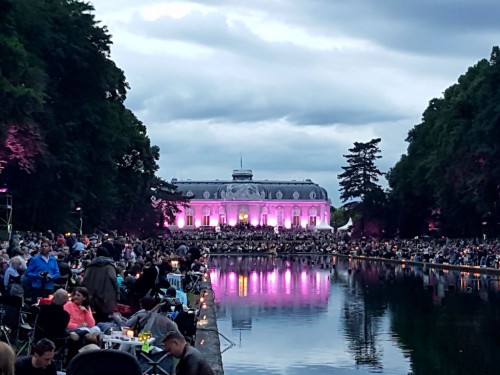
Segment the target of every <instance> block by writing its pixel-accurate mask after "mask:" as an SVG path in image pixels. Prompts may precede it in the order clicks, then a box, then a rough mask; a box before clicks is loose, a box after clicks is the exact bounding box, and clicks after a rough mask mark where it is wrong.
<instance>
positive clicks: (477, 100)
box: [388, 47, 500, 236]
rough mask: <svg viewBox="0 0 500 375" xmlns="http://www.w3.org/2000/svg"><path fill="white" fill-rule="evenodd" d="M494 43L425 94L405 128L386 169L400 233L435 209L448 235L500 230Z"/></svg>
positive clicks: (499, 97) (498, 74)
mask: <svg viewBox="0 0 500 375" xmlns="http://www.w3.org/2000/svg"><path fill="white" fill-rule="evenodd" d="M499 59H500V49H499V48H498V47H493V50H492V53H491V57H490V59H489V60H486V59H483V60H481V61H479V62H478V63H477V64H476V65H474V66H473V67H470V68H469V69H468V71H467V73H466V74H464V75H462V76H460V77H459V79H458V83H456V84H454V85H452V86H450V87H449V88H448V89H446V90H445V92H444V96H443V97H442V98H436V99H432V100H431V101H430V102H429V106H428V107H427V109H426V110H425V111H424V113H423V116H422V122H421V123H420V124H418V125H416V126H415V127H414V128H413V129H412V130H411V131H410V132H409V134H408V138H407V141H408V142H409V145H408V152H407V155H403V156H402V158H401V160H400V161H399V162H398V163H397V164H396V165H395V166H394V168H392V169H391V171H390V173H389V175H388V181H389V185H390V186H391V188H392V193H391V201H392V202H393V203H394V204H395V205H396V207H397V211H398V212H399V215H400V216H401V223H403V224H405V227H406V235H414V234H419V233H422V229H423V228H426V227H427V225H426V221H427V220H430V219H431V217H430V216H431V213H432V212H436V211H439V212H440V221H441V228H442V231H443V232H444V233H445V234H447V235H450V236H470V235H480V234H481V232H482V230H483V224H482V223H483V222H485V221H486V222H487V226H488V227H490V226H491V228H490V229H491V230H494V231H495V232H496V234H498V233H500V230H499V229H500V228H499V226H498V223H499V222H500V185H499V184H498V181H500V166H499V164H498V162H497V161H498V160H499V159H500V142H499V140H500V106H499V104H498V103H500V89H499V87H500V63H499Z"/></svg>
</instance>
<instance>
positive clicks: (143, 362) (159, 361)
mask: <svg viewBox="0 0 500 375" xmlns="http://www.w3.org/2000/svg"><path fill="white" fill-rule="evenodd" d="M137 359H138V361H139V365H140V366H141V369H142V372H143V374H149V375H158V374H163V375H171V372H170V371H172V372H173V358H172V356H171V355H169V354H167V352H165V351H161V352H158V353H144V352H142V351H139V352H138V353H137ZM169 370H170V371H169Z"/></svg>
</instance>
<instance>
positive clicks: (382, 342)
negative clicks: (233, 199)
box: [209, 255, 500, 375]
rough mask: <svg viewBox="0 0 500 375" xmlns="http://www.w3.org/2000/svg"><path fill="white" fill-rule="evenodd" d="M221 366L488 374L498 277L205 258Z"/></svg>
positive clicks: (238, 370)
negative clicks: (213, 294) (212, 297)
mask: <svg viewBox="0 0 500 375" xmlns="http://www.w3.org/2000/svg"><path fill="white" fill-rule="evenodd" d="M209 267H210V277H211V281H212V287H213V289H214V292H215V297H216V302H217V306H218V307H217V324H218V329H219V333H220V334H221V337H220V339H221V349H222V351H223V354H222V361H223V365H224V373H225V374H226V375H233V374H273V375H274V374H287V375H296V374H318V375H319V374H341V375H343V374H353V375H359V374H398V375H399V374H405V375H406V374H415V375H417V374H467V375H470V374H498V373H499V370H498V366H499V364H498V362H497V359H499V358H500V298H499V296H500V293H499V285H500V282H499V278H498V276H488V275H483V274H479V273H468V272H467V273H466V272H459V271H448V270H440V269H432V268H425V267H410V266H407V265H406V266H405V265H404V264H390V263H383V262H377V261H368V260H353V259H350V258H341V257H332V256H319V255H318V256H289V257H286V258H284V257H283V258H275V257H271V256H269V257H267V256H260V257H252V256H212V257H211V258H210V259H209Z"/></svg>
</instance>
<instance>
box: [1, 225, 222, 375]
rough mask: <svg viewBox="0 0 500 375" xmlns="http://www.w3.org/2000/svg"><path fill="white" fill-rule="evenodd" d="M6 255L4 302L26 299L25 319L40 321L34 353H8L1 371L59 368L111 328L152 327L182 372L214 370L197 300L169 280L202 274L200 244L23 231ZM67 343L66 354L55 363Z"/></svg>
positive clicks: (35, 328)
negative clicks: (200, 344) (200, 332)
mask: <svg viewBox="0 0 500 375" xmlns="http://www.w3.org/2000/svg"><path fill="white" fill-rule="evenodd" d="M0 258H1V260H2V264H1V267H0V274H1V281H2V282H1V283H0V284H1V286H0V293H1V295H2V301H1V302H2V303H4V304H5V303H7V302H6V301H7V297H8V298H9V299H12V298H17V299H20V300H22V301H23V305H24V309H23V313H22V317H23V319H24V322H23V323H25V324H27V325H31V326H32V327H33V332H32V337H33V349H32V351H31V353H30V354H29V356H20V357H19V358H17V359H14V363H15V366H14V367H12V361H10V360H9V361H8V360H7V359H8V358H10V355H7V356H6V357H5V359H6V360H5V363H3V362H0V366H3V367H2V368H1V369H0V373H2V374H13V373H15V374H32V373H37V374H38V373H39V374H55V373H56V372H55V371H56V368H62V367H63V368H65V367H66V366H67V365H68V364H69V363H71V360H72V358H73V357H75V356H76V355H78V353H80V352H81V351H85V350H90V349H91V350H99V349H100V348H102V347H103V343H102V337H103V335H104V334H109V333H111V332H113V331H119V330H121V329H122V328H124V327H126V328H127V329H131V330H134V331H135V332H136V334H137V332H141V331H144V332H148V333H150V334H151V335H152V337H153V338H154V341H153V342H154V343H155V344H156V349H157V350H159V351H162V350H163V351H165V350H166V351H168V353H170V354H171V355H173V356H175V357H177V358H179V362H178V363H177V370H176V373H177V374H192V373H196V374H209V375H210V374H212V373H213V372H211V370H210V367H209V366H208V365H207V362H206V360H205V359H204V358H203V356H202V355H201V354H200V353H199V352H198V351H197V349H196V348H194V347H192V344H194V336H195V334H196V322H195V317H196V314H192V311H191V310H193V309H192V308H191V306H190V305H191V303H192V301H190V299H189V298H188V296H187V294H186V293H185V292H184V290H183V289H184V288H183V286H184V285H182V284H181V285H171V283H170V281H169V278H168V275H169V274H176V275H177V274H181V275H187V276H189V274H190V273H192V272H196V273H200V272H199V271H202V270H203V267H204V265H203V262H202V255H201V252H200V251H199V250H198V249H187V250H184V249H183V248H182V247H181V249H180V250H179V251H177V249H174V251H172V250H171V249H168V248H167V247H166V244H165V242H164V241H163V240H160V239H154V240H153V239H151V240H146V241H140V240H137V239H132V238H128V237H123V236H122V237H120V236H77V235H76V234H70V235H68V236H63V235H58V236H54V235H53V234H52V233H50V232H49V233H45V234H43V233H36V234H33V233H28V234H25V235H20V234H18V233H16V234H15V235H13V236H12V239H11V241H10V242H9V243H5V244H3V245H2V254H1V256H0ZM184 279H185V280H189V278H188V277H185V278H184ZM181 280H182V278H181ZM7 346H8V345H7ZM181 348H182V350H181ZM60 349H64V350H63V351H64V353H65V355H64V358H63V359H61V360H60V361H61V362H60V363H58V365H57V366H56V365H55V363H54V361H53V359H54V356H55V355H56V354H57V353H59V352H60ZM0 350H2V351H3V350H5V351H8V349H7V348H6V347H1V348H0ZM14 358H15V357H14ZM171 365H172V364H171ZM198 367H199V368H200V371H199V372H186V371H188V370H189V369H191V370H192V369H193V368H198ZM13 368H14V372H12V369H13ZM33 369H36V371H35V370H33ZM186 369H188V370H186ZM166 370H167V371H168V372H169V373H172V371H173V368H168V369H166ZM191 370H189V371H191ZM2 371H3V372H2ZM33 371H34V372H33Z"/></svg>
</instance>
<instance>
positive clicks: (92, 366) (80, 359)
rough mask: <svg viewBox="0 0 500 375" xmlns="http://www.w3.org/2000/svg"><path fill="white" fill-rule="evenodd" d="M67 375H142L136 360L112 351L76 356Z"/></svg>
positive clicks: (102, 350) (90, 352) (127, 354)
mask: <svg viewBox="0 0 500 375" xmlns="http://www.w3.org/2000/svg"><path fill="white" fill-rule="evenodd" d="M66 374H67V375H114V374H120V375H142V370H141V366H139V362H138V361H137V359H136V358H135V357H134V356H133V355H131V354H129V353H126V352H122V351H119V350H114V349H101V350H92V351H87V352H83V353H80V354H78V355H77V356H76V357H75V358H73V359H72V360H71V362H70V363H69V365H68V368H67V369H66Z"/></svg>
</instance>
